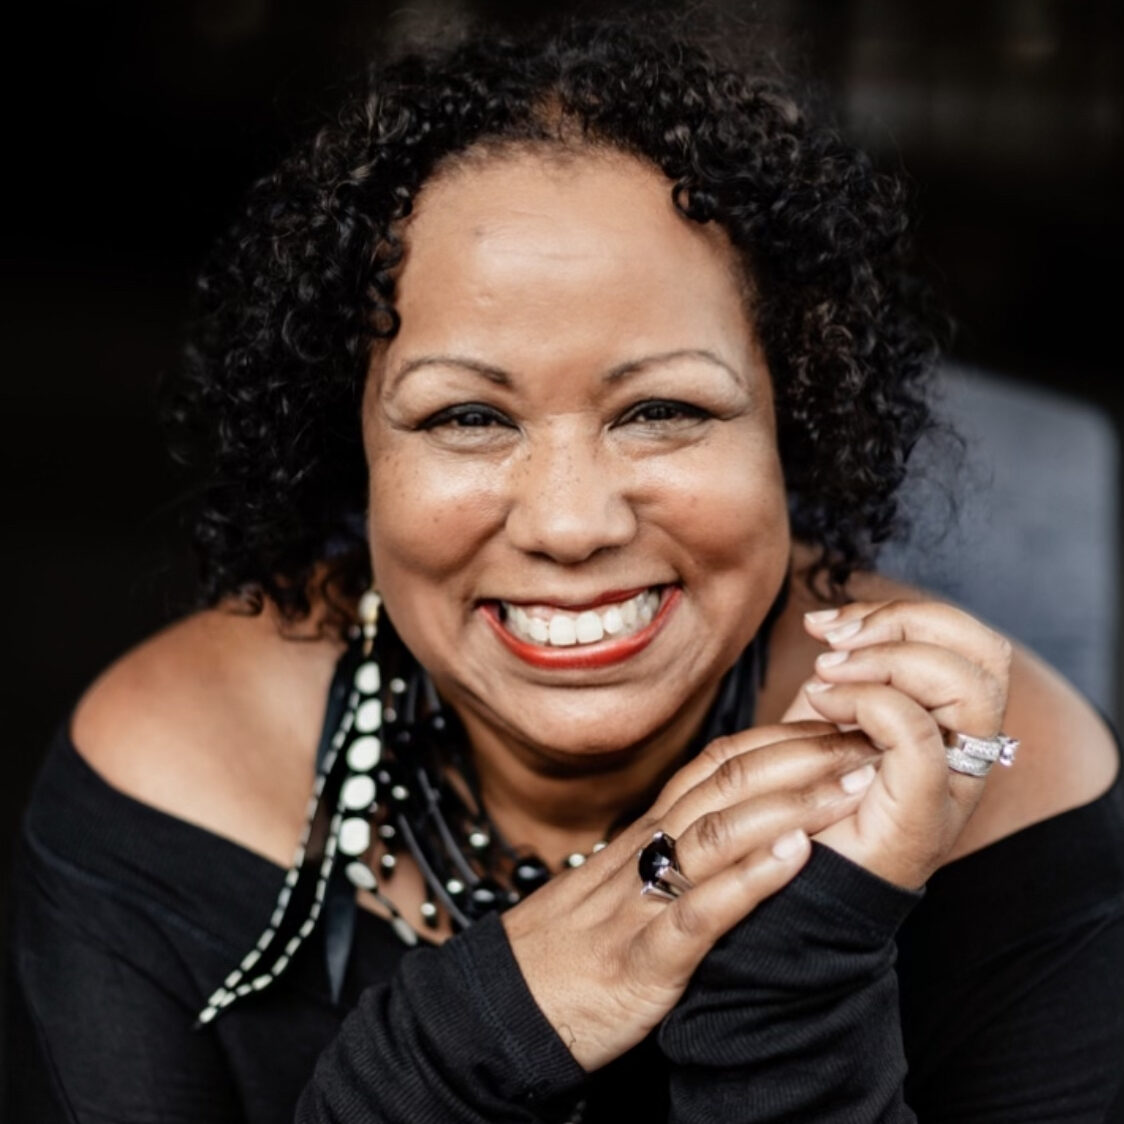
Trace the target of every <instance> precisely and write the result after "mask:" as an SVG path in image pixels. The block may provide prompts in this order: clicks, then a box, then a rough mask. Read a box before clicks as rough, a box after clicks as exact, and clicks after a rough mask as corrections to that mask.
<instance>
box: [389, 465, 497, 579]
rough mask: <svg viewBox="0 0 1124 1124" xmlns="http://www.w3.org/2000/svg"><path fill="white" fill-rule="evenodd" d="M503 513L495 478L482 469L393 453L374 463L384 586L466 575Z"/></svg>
mask: <svg viewBox="0 0 1124 1124" xmlns="http://www.w3.org/2000/svg"><path fill="white" fill-rule="evenodd" d="M500 511H501V505H500V502H499V499H498V496H497V493H496V488H495V476H494V474H493V476H492V477H491V478H489V476H488V474H487V473H486V472H482V471H480V469H479V467H477V466H468V465H464V464H433V463H431V462H429V461H427V460H425V459H418V458H415V457H410V456H404V455H401V454H397V453H393V452H388V453H386V454H384V455H383V456H381V457H378V458H376V459H375V460H374V461H373V462H372V465H371V483H370V514H369V531H370V536H371V554H372V561H373V564H374V567H375V571H376V573H377V574H378V578H379V582H380V584H381V583H386V584H387V585H388V586H389V585H390V584H398V583H399V582H400V581H401V580H405V581H406V582H409V580H410V579H411V578H417V577H425V578H427V579H429V580H438V579H441V578H446V577H448V576H450V575H452V574H457V573H462V572H467V571H468V569H469V568H470V566H471V563H472V560H473V558H474V556H475V555H476V554H477V553H478V551H479V549H480V546H481V544H482V543H483V541H484V540H485V539H486V538H487V537H488V536H489V535H490V534H492V533H493V531H494V529H495V526H496V523H497V520H498V518H499V517H500V515H499V513H500Z"/></svg>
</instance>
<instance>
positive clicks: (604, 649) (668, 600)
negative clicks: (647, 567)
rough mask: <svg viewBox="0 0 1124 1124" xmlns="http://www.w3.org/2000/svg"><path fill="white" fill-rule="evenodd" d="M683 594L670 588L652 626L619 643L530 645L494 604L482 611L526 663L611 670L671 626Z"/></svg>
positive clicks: (507, 644)
mask: <svg viewBox="0 0 1124 1124" xmlns="http://www.w3.org/2000/svg"><path fill="white" fill-rule="evenodd" d="M681 594H682V590H681V589H680V588H679V587H678V586H672V587H671V588H669V589H668V590H667V591H666V592H665V593H664V596H663V598H662V600H661V601H660V607H659V609H657V610H656V615H655V616H654V617H653V618H652V621H651V623H650V624H647V625H645V626H644V627H643V628H642V629H641V630H640V631H639V632H634V633H633V634H632V635H631V636H622V637H621V638H620V639H619V640H617V639H614V640H598V641H597V643H596V644H575V645H570V646H568V647H564V648H561V647H560V648H550V647H547V646H546V645H545V644H529V643H528V642H527V641H526V640H520V639H519V637H517V636H512V634H511V633H510V632H508V631H507V629H506V628H504V626H503V624H502V623H501V622H500V617H499V609H498V607H497V606H496V605H495V604H493V603H489V604H487V605H482V606H481V607H480V612H481V613H483V615H484V619H485V620H486V621H487V622H488V623H489V624H490V625H491V626H492V631H493V632H494V633H495V634H496V635H497V636H498V637H499V638H500V640H501V641H502V642H503V644H504V645H505V646H506V647H507V649H508V651H510V652H513V653H514V654H515V655H517V656H518V657H519V658H520V659H521V660H523V661H524V662H525V663H529V664H531V665H532V666H534V667H544V668H547V669H549V670H551V671H564V670H565V671H568V670H571V669H573V668H596V667H608V666H609V665H610V664H614V663H621V662H622V661H624V660H627V659H631V658H632V657H633V656H635V655H636V654H637V652H642V651H643V650H644V649H645V648H647V647H648V645H649V644H651V642H652V641H653V640H654V639H655V638H656V634H657V633H658V632H659V631H660V629H661V628H663V626H664V625H665V624H666V623H667V620H668V617H669V616H671V613H672V611H673V610H674V608H675V606H676V605H678V604H679V599H680V596H681Z"/></svg>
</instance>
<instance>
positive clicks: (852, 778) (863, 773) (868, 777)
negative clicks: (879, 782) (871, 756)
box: [839, 762, 874, 796]
mask: <svg viewBox="0 0 1124 1124" xmlns="http://www.w3.org/2000/svg"><path fill="white" fill-rule="evenodd" d="M873 780H874V766H873V765H871V764H870V763H869V762H868V763H867V764H866V765H864V766H863V767H862V768H861V769H853V770H852V771H851V772H849V773H844V774H843V775H842V776H841V777H840V778H839V787H840V788H841V789H843V791H844V792H848V793H850V794H851V795H852V796H853V795H854V794H855V793H856V792H862V790H863V789H864V788H870V782H871V781H873Z"/></svg>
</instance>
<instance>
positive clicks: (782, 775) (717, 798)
mask: <svg viewBox="0 0 1124 1124" xmlns="http://www.w3.org/2000/svg"><path fill="white" fill-rule="evenodd" d="M878 757H879V754H878V752H877V751H876V750H875V749H874V748H873V747H872V746H871V745H870V742H869V741H868V739H867V738H866V737H865V736H864V735H863V734H862V733H859V732H854V733H841V732H840V731H838V730H834V729H833V730H832V731H831V733H828V734H820V735H819V736H817V737H814V738H793V739H789V740H787V741H783V742H779V743H776V744H773V745H769V746H763V747H761V748H759V749H757V750H755V751H753V752H750V753H737V754H733V755H731V756H730V757H727V758H726V759H725V760H724V761H723V762H722V764H721V765H719V766H718V768H716V769H715V770H714V771H713V772H712V773H711V774H710V775H709V776H707V777H706V778H705V779H704V780H702V781H701V782H700V783H699V784H697V785H695V787H694V788H692V789H690V790H689V791H688V792H685V793H684V794H683V795H682V796H681V797H680V798H679V799H678V800H677V801H676V802H675V803H674V804H673V805H672V806H671V807H670V808H668V809H667V810H666V811H665V812H663V813H662V815H661V816H660V824H661V826H663V828H664V830H666V831H668V832H670V833H671V834H672V835H673V836H675V837H677V838H678V836H679V834H680V833H682V832H684V831H686V830H687V828H688V827H690V826H691V825H692V824H693V823H694V822H695V821H696V820H698V819H700V818H701V817H704V816H706V815H708V814H709V813H713V812H719V811H721V810H722V809H725V808H731V807H733V806H735V805H740V804H743V803H744V802H745V801H746V800H750V799H763V798H765V797H767V796H770V795H779V796H781V797H784V798H788V799H798V798H799V797H800V794H802V793H805V792H806V791H809V790H811V789H812V787H813V786H815V785H817V784H820V783H821V782H825V781H827V782H831V783H833V784H834V783H836V782H841V781H842V778H843V777H844V776H846V775H847V774H849V773H851V772H853V771H854V770H856V769H858V768H860V767H861V766H863V765H865V764H867V763H868V762H872V761H877V760H878ZM746 850H748V845H747V846H746V847H744V848H743V849H742V850H741V851H740V852H739V853H740V854H744V853H745V852H746ZM728 857H733V856H728Z"/></svg>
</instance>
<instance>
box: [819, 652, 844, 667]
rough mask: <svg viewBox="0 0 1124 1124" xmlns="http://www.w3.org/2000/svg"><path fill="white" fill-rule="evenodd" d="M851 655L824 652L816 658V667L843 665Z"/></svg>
mask: <svg viewBox="0 0 1124 1124" xmlns="http://www.w3.org/2000/svg"><path fill="white" fill-rule="evenodd" d="M850 654H851V653H850V652H822V653H821V654H820V655H818V656H816V666H817V667H835V666H836V665H837V664H841V663H842V662H843V661H844V660H845V659H846V658H847V657H848V656H849V655H850Z"/></svg>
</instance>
